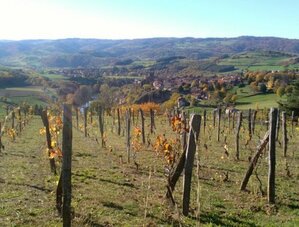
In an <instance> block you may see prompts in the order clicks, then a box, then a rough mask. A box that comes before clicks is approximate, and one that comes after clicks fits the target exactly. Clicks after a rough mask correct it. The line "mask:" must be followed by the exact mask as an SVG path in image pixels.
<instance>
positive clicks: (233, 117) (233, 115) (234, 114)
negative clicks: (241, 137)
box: [232, 111, 236, 129]
mask: <svg viewBox="0 0 299 227" xmlns="http://www.w3.org/2000/svg"><path fill="white" fill-rule="evenodd" d="M235 118H236V111H234V112H233V113H232V122H233V123H232V128H233V129H234V128H235Z"/></svg>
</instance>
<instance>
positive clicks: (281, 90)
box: [276, 86, 285, 97]
mask: <svg viewBox="0 0 299 227" xmlns="http://www.w3.org/2000/svg"><path fill="white" fill-rule="evenodd" d="M276 94H277V95H278V96H279V97H281V96H283V95H284V94H285V87H284V86H280V87H279V88H277V90H276Z"/></svg>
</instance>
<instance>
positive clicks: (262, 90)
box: [259, 83, 267, 93]
mask: <svg viewBox="0 0 299 227" xmlns="http://www.w3.org/2000/svg"><path fill="white" fill-rule="evenodd" d="M259 90H260V92H262V93H266V92H267V86H266V84H264V83H261V84H259Z"/></svg>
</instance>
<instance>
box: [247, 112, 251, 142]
mask: <svg viewBox="0 0 299 227" xmlns="http://www.w3.org/2000/svg"><path fill="white" fill-rule="evenodd" d="M251 118H252V115H251V109H250V108H249V110H248V118H247V119H248V135H249V140H251V138H252V128H251Z"/></svg>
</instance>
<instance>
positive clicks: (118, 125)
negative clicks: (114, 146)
mask: <svg viewBox="0 0 299 227" xmlns="http://www.w3.org/2000/svg"><path fill="white" fill-rule="evenodd" d="M120 132H121V127H120V110H119V108H117V135H119V136H120Z"/></svg>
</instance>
